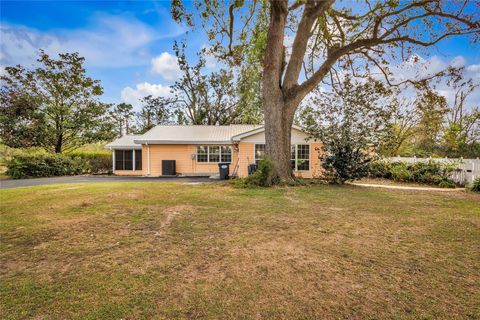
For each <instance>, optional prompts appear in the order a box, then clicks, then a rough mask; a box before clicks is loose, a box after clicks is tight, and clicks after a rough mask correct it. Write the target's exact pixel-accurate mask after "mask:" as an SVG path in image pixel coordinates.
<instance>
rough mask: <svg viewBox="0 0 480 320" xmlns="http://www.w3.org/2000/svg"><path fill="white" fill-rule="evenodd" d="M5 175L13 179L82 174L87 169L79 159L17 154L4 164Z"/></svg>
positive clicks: (49, 155) (62, 156)
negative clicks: (5, 168) (5, 167)
mask: <svg viewBox="0 0 480 320" xmlns="http://www.w3.org/2000/svg"><path fill="white" fill-rule="evenodd" d="M6 165H7V174H8V175H9V176H11V177H12V178H13V179H22V178H30V177H50V176H67V175H75V174H82V173H84V172H85V171H87V169H88V165H87V164H86V162H85V161H84V160H83V159H81V158H79V157H70V156H66V155H62V154H48V153H36V154H17V155H14V156H13V157H12V158H11V159H9V160H8V161H7V163H6Z"/></svg>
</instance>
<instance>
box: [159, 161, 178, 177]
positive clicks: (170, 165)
mask: <svg viewBox="0 0 480 320" xmlns="http://www.w3.org/2000/svg"><path fill="white" fill-rule="evenodd" d="M175 174H176V170H175V160H162V176H174V175H175Z"/></svg>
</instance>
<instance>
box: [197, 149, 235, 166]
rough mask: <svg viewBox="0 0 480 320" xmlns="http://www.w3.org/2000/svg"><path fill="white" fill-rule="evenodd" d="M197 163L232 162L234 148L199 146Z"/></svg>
mask: <svg viewBox="0 0 480 320" xmlns="http://www.w3.org/2000/svg"><path fill="white" fill-rule="evenodd" d="M197 162H215V163H218V162H232V147H230V146H197Z"/></svg>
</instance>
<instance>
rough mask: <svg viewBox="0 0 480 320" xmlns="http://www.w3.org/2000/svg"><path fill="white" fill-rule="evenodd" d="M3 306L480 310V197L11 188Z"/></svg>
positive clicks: (414, 315)
mask: <svg viewBox="0 0 480 320" xmlns="http://www.w3.org/2000/svg"><path fill="white" fill-rule="evenodd" d="M0 196H1V228H0V230H1V234H0V236H1V248H0V255H1V268H0V275H1V282H0V290H1V291H0V294H1V296H0V299H1V304H0V308H1V309H0V318H1V319H26V318H33V319H76V318H78V319H152V318H154V319H332V318H337V319H344V318H349V319H453V318H455V319H478V318H479V317H480V197H479V196H478V195H475V194H467V193H464V192H453V193H436V192H413V191H399V190H379V189H366V188H360V187H353V186H344V187H335V186H315V187H297V188H272V189H233V188H231V187H230V186H228V185H221V184H205V185H187V184H170V183H105V184H103V183H98V184H88V185H86V184H83V185H82V184H78V185H57V186H43V187H29V188H19V189H11V190H1V191H0Z"/></svg>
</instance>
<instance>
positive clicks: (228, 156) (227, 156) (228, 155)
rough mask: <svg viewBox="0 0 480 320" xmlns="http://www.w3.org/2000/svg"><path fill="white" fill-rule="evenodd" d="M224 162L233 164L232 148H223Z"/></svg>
mask: <svg viewBox="0 0 480 320" xmlns="http://www.w3.org/2000/svg"><path fill="white" fill-rule="evenodd" d="M221 148H222V150H221V155H222V162H232V147H229V146H224V147H221Z"/></svg>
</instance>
